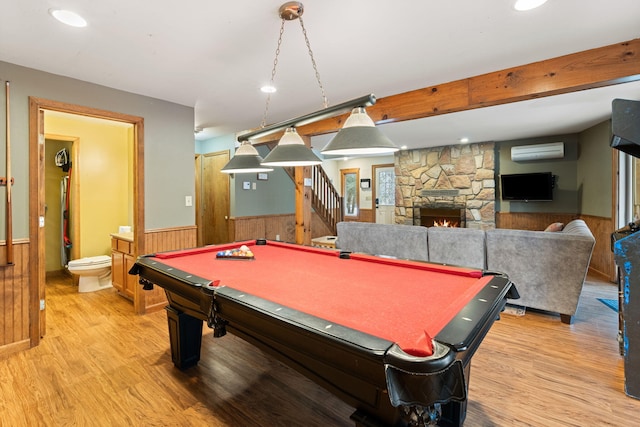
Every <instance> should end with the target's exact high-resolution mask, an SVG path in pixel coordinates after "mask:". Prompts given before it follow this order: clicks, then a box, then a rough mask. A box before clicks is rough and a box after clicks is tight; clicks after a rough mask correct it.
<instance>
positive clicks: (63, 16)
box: [49, 9, 87, 28]
mask: <svg viewBox="0 0 640 427" xmlns="http://www.w3.org/2000/svg"><path fill="white" fill-rule="evenodd" d="M49 14H50V15H51V16H53V17H54V18H55V19H56V20H58V21H60V22H62V23H63V24H66V25H69V26H71V27H78V28H84V27H86V26H87V21H86V20H85V19H84V18H83V17H82V16H80V15H78V14H77V13H75V12H72V11H70V10H63V9H49Z"/></svg>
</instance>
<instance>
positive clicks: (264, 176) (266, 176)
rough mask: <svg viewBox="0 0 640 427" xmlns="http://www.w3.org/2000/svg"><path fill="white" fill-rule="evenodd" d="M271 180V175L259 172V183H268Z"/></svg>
mask: <svg viewBox="0 0 640 427" xmlns="http://www.w3.org/2000/svg"><path fill="white" fill-rule="evenodd" d="M268 179H269V174H268V173H266V172H258V181H267V180H268Z"/></svg>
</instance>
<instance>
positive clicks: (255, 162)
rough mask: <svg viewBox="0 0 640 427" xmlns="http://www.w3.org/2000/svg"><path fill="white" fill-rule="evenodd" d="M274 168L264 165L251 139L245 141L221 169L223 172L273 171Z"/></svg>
mask: <svg viewBox="0 0 640 427" xmlns="http://www.w3.org/2000/svg"><path fill="white" fill-rule="evenodd" d="M272 170H273V168H270V167H268V166H264V165H262V157H261V156H260V154H259V153H258V150H256V147H254V146H253V145H251V143H250V142H249V141H244V142H243V143H242V144H241V145H240V147H238V149H237V150H236V154H235V155H234V156H233V157H232V158H231V160H229V162H228V163H227V164H226V165H225V166H224V167H223V168H222V169H220V172H222V173H252V172H254V173H255V172H271V171H272Z"/></svg>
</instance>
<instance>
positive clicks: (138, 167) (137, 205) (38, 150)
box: [29, 97, 144, 347]
mask: <svg viewBox="0 0 640 427" xmlns="http://www.w3.org/2000/svg"><path fill="white" fill-rule="evenodd" d="M45 110H48V111H56V112H62V113H68V114H73V115H77V116H79V117H93V118H101V119H105V120H111V121H116V122H123V123H129V124H131V125H133V224H132V225H133V231H134V253H135V254H138V253H141V252H142V251H144V119H143V118H142V117H137V116H131V115H127V114H121V113H115V112H112V111H105V110H99V109H95V108H90V107H84V106H80V105H75V104H67V103H63V102H59V101H52V100H47V99H42V98H35V97H29V177H30V180H29V193H30V194H31V195H32V197H31V198H30V199H29V240H30V249H29V251H30V253H29V257H30V262H29V277H30V280H29V283H30V285H29V317H30V319H29V320H30V326H29V338H30V345H31V347H34V346H36V345H38V343H39V342H40V338H41V337H43V336H44V334H45V332H46V293H45V283H46V266H45V251H46V248H45V244H46V238H45V221H44V218H45V203H46V201H45V191H44V189H45V182H44V179H45V173H44V159H45V156H44V150H45V136H44V120H45V119H44V111H45ZM134 304H135V299H134Z"/></svg>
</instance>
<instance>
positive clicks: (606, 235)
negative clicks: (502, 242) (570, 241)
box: [496, 212, 616, 282]
mask: <svg viewBox="0 0 640 427" xmlns="http://www.w3.org/2000/svg"><path fill="white" fill-rule="evenodd" d="M577 218H580V219H582V220H584V222H585V223H586V224H587V226H588V227H589V229H590V230H591V232H592V233H593V237H595V239H596V244H595V247H594V249H593V254H592V255H591V263H590V264H589V271H590V272H591V273H592V274H596V275H598V276H599V277H600V278H602V279H605V280H609V281H611V282H613V281H615V277H616V273H615V263H614V260H613V253H612V252H611V233H613V231H614V228H613V227H614V226H613V220H612V219H611V218H603V217H598V216H591V215H578V214H562V213H521V212H496V228H509V229H519V230H544V229H545V228H547V226H548V225H549V224H551V223H552V222H562V223H564V224H566V223H568V222H569V221H571V220H573V219H577Z"/></svg>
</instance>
